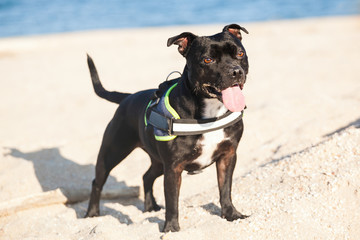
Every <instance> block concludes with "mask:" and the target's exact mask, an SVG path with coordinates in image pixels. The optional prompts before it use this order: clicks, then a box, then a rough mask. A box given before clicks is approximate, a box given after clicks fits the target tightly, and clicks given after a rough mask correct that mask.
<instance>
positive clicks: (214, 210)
mask: <svg viewBox="0 0 360 240" xmlns="http://www.w3.org/2000/svg"><path fill="white" fill-rule="evenodd" d="M201 207H202V208H203V209H204V210H206V211H207V212H208V213H210V214H211V215H215V216H221V208H220V207H218V206H217V205H216V204H214V203H208V204H205V205H202V206H201Z"/></svg>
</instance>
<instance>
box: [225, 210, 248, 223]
mask: <svg viewBox="0 0 360 240" xmlns="http://www.w3.org/2000/svg"><path fill="white" fill-rule="evenodd" d="M221 217H222V218H225V219H226V220H228V221H230V222H232V221H234V220H237V219H245V218H248V217H249V216H248V215H244V214H241V213H240V212H238V211H237V210H236V209H235V208H233V209H228V210H226V211H222V213H221Z"/></svg>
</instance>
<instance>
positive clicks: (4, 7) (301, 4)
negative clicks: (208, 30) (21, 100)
mask: <svg viewBox="0 0 360 240" xmlns="http://www.w3.org/2000/svg"><path fill="white" fill-rule="evenodd" d="M359 13H360V0H207V1H195V0H181V1H180V0H178V1H176V0H167V1H160V0H0V37H7V36H21V35H34V34H45V33H57V32H69V31H78V30H89V29H112V28H134V27H149V26H168V25H182V24H210V23H233V22H234V23H243V22H249V21H266V20H276V19H290V18H304V17H317V16H337V15H355V14H359Z"/></svg>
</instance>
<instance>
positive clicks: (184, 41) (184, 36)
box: [167, 32, 197, 57]
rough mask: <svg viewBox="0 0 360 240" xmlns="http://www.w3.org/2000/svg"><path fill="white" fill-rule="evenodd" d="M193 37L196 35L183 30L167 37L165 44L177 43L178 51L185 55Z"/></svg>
mask: <svg viewBox="0 0 360 240" xmlns="http://www.w3.org/2000/svg"><path fill="white" fill-rule="evenodd" d="M195 38H197V36H196V35H194V34H192V33H190V32H183V33H181V34H180V35H177V36H175V37H171V38H169V39H168V41H167V46H168V47H169V46H171V45H172V44H175V45H179V47H178V50H179V53H181V55H183V56H184V57H185V56H186V53H187V51H188V49H189V47H190V45H191V43H192V41H194V39H195Z"/></svg>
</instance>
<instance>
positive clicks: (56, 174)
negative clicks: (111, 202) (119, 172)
mask: <svg viewBox="0 0 360 240" xmlns="http://www.w3.org/2000/svg"><path fill="white" fill-rule="evenodd" d="M8 150H9V152H8V153H7V154H5V155H9V156H13V157H15V158H21V159H24V160H26V161H30V162H32V164H33V165H34V171H35V175H36V177H37V179H38V181H39V183H40V185H41V188H42V190H43V191H44V192H45V191H51V190H55V189H57V188H64V189H79V188H84V187H86V188H87V187H88V188H89V189H91V183H92V180H93V178H94V174H95V166H94V165H93V164H86V165H80V164H78V163H76V162H74V161H72V160H70V159H68V158H66V157H64V156H63V155H62V154H61V153H60V151H59V148H43V149H40V150H37V151H30V152H23V151H21V150H19V149H16V148H8ZM106 183H107V184H108V185H116V186H117V187H125V188H126V187H128V186H127V185H126V183H125V182H124V181H121V182H118V181H117V180H116V178H114V177H112V176H109V177H108V179H107V182H106ZM116 201H117V202H118V203H120V204H123V205H125V206H129V205H133V206H135V207H137V208H138V209H139V210H141V211H142V210H143V205H144V204H143V202H142V200H140V199H139V198H127V199H117V200H116ZM100 204H101V209H104V211H103V213H102V215H104V213H107V214H108V215H111V216H113V217H115V218H117V219H118V220H119V222H120V223H125V224H131V223H132V220H131V219H130V217H129V216H127V215H125V214H122V213H119V212H117V210H114V209H110V208H108V207H105V206H104V201H100ZM86 205H87V201H86V202H85V201H84V202H82V203H76V204H67V206H68V207H70V208H72V209H73V210H75V212H76V216H77V217H78V218H83V217H84V216H85V212H86V209H87V206H86ZM85 206H86V207H85Z"/></svg>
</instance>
